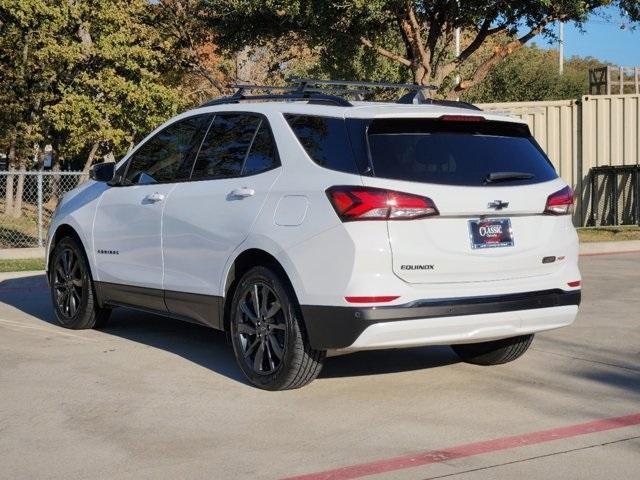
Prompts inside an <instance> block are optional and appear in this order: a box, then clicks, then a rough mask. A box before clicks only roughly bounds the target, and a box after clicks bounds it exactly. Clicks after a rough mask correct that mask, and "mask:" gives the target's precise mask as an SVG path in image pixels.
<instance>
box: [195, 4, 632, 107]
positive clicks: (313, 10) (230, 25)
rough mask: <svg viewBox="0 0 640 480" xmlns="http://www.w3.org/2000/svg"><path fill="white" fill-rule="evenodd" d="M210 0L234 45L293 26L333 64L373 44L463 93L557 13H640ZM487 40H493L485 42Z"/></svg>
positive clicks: (446, 90)
mask: <svg viewBox="0 0 640 480" xmlns="http://www.w3.org/2000/svg"><path fill="white" fill-rule="evenodd" d="M203 2H204V4H205V5H206V6H207V7H208V15H207V17H206V20H207V21H208V22H209V24H210V25H211V27H212V28H213V29H215V31H216V32H217V33H218V40H219V41H220V43H221V45H223V46H224V47H226V48H227V49H229V50H234V49H237V48H238V47H239V46H244V45H247V44H251V43H254V42H256V41H258V42H259V41H266V40H273V39H277V38H279V37H281V36H282V35H285V34H287V33H290V32H294V33H296V34H298V35H299V36H300V37H301V38H304V40H305V41H306V42H308V43H309V45H310V46H312V47H313V48H315V47H319V48H321V49H322V54H323V57H324V59H323V61H322V63H323V64H324V65H327V66H329V67H331V68H329V69H328V70H329V71H331V70H334V71H344V72H347V73H350V72H353V71H354V70H353V68H354V64H353V59H354V58H355V57H354V53H355V52H357V51H358V50H359V49H360V48H361V47H366V48H367V49H369V50H371V51H372V52H374V53H375V54H376V56H377V57H382V58H384V59H386V60H387V61H389V62H392V63H394V64H395V65H396V66H397V68H399V69H400V70H404V71H406V73H401V74H399V76H400V77H405V76H409V75H410V76H411V78H412V79H413V81H415V82H416V83H419V84H428V83H435V84H437V85H439V86H440V94H441V95H443V96H458V95H459V94H461V93H462V92H463V91H465V90H468V89H469V88H471V87H473V86H474V85H477V84H478V83H480V82H481V81H482V80H483V79H484V78H485V77H486V76H487V75H488V74H489V72H490V71H491V70H492V69H493V68H494V67H495V66H496V65H498V64H499V63H500V62H501V61H502V60H504V59H505V58H506V57H508V56H509V55H511V54H512V53H513V52H515V51H517V50H518V49H520V48H521V47H522V46H523V45H525V44H526V43H527V42H528V41H529V40H531V39H532V38H534V37H536V36H537V35H545V36H552V35H553V33H552V30H551V28H550V27H551V25H552V24H553V22H556V21H558V20H561V21H573V22H576V23H578V24H582V23H583V22H584V21H585V20H586V19H587V18H588V17H589V15H590V14H591V13H592V12H594V11H596V10H598V9H600V8H602V7H605V6H611V5H615V6H616V7H618V8H619V10H621V11H622V12H623V13H624V14H625V15H627V17H628V18H629V20H630V22H635V21H637V20H638V19H639V18H640V1H637V0H600V1H598V0H590V1H586V2H585V1H583V0H564V1H549V0H538V1H529V0H526V1H511V0H508V1H507V0H498V1H486V0H484V1H482V0H438V1H433V2H424V1H418V0H367V1H364V0H305V1H302V0H203ZM456 28H460V29H462V30H463V31H464V32H466V33H467V34H468V40H467V41H466V42H465V44H464V45H463V48H462V52H461V54H460V56H459V57H455V56H454V54H453V42H454V32H455V29H456ZM487 44H492V45H493V48H491V49H490V50H487V49H486V48H483V47H485V46H486V45H487ZM367 61H369V62H370V64H371V65H374V64H375V62H373V63H371V60H367ZM366 66H367V63H366V62H361V64H360V65H358V68H360V69H362V68H363V67H364V70H362V71H363V73H364V71H365V70H366ZM372 70H373V71H376V69H375V67H374V68H372ZM357 71H358V70H357V69H356V70H355V72H357ZM457 74H459V75H461V76H462V81H461V82H460V83H459V84H456V83H455V81H454V79H455V76H456V75H457ZM342 76H345V75H342Z"/></svg>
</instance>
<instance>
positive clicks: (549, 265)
mask: <svg viewBox="0 0 640 480" xmlns="http://www.w3.org/2000/svg"><path fill="white" fill-rule="evenodd" d="M254 99H256V100H254ZM257 100H260V101H257ZM456 105H457V104H456ZM456 105H454V106H450V105H449V104H448V103H446V102H442V104H439V103H438V102H431V103H430V104H419V105H406V104H394V103H374V102H353V103H350V102H348V101H346V100H345V99H344V98H340V97H334V96H329V95H325V94H321V93H314V92H305V93H302V94H295V93H289V94H284V95H279V96H278V95H263V96H257V97H245V96H244V95H243V94H242V93H241V94H238V95H236V96H233V97H229V98H226V99H222V100H218V101H214V102H211V103H210V104H207V105H205V106H203V107H201V108H197V109H195V110H192V111H189V112H187V113H184V114H181V115H179V116H177V117H175V118H173V119H171V120H170V121H168V122H167V123H165V124H164V125H162V126H161V127H159V128H158V129H157V130H155V131H154V132H152V133H151V134H150V135H149V136H148V137H147V138H146V139H145V140H144V141H143V142H141V144H140V145H138V146H137V148H135V149H134V150H133V151H132V152H131V153H130V154H128V155H127V156H126V157H125V158H124V159H122V161H120V162H119V163H118V164H101V165H97V166H96V167H94V169H93V170H92V172H91V178H92V180H90V181H88V182H86V183H84V184H83V185H81V186H79V187H78V188H76V189H75V190H73V191H71V192H69V193H68V194H67V195H65V197H64V199H63V200H62V201H61V202H60V205H59V206H58V208H57V211H56V214H55V216H54V219H53V222H52V224H51V227H50V231H49V238H48V249H47V251H48V260H47V265H48V279H49V282H50V285H51V294H52V300H53V305H54V308H55V313H56V316H57V319H58V321H59V322H60V324H61V325H63V326H65V327H68V328H76V329H79V328H92V327H98V326H102V325H103V324H104V323H105V321H106V320H107V318H108V316H109V313H110V311H111V309H112V308H113V307H117V306H125V307H131V308H136V309H140V310H145V311H151V312H156V313H159V314H162V315H168V316H171V317H175V318H178V319H184V320H188V321H191V322H197V323H201V324H203V325H207V326H210V327H213V328H216V329H220V330H224V331H225V332H228V334H229V336H230V338H231V342H232V344H233V349H234V352H235V355H236V358H237V360H238V364H239V366H240V368H241V369H242V371H243V372H244V374H245V375H246V377H247V378H248V379H249V381H250V382H251V383H253V384H254V385H256V386H258V387H260V388H264V389H270V390H281V389H288V388H296V387H300V386H302V385H305V384H307V383H309V382H310V381H312V380H313V379H314V378H316V377H317V375H318V374H319V372H320V369H321V367H322V364H323V362H324V359H325V356H326V353H327V351H330V352H334V351H341V352H348V351H355V350H362V349H376V348H398V347H413V346H420V345H436V344H445V345H452V346H453V349H454V350H455V352H456V353H457V354H458V355H459V356H460V357H461V358H462V359H463V360H464V361H467V362H471V363H475V364H480V365H490V364H499V363H504V362H508V361H511V360H514V359H515V358H517V357H519V356H520V355H522V354H523V353H524V352H525V350H527V348H528V347H529V345H530V343H531V341H532V338H533V334H534V333H535V332H539V331H543V330H549V329H553V328H558V327H562V326H565V325H569V324H571V323H572V322H573V321H574V319H575V317H576V314H577V311H578V305H579V303H580V272H579V271H578V266H577V259H578V242H577V236H576V232H575V229H574V227H573V225H572V221H571V215H570V213H571V210H572V204H573V193H572V191H571V189H570V188H569V187H568V186H567V185H566V184H565V182H564V181H563V180H561V179H560V178H559V177H558V175H557V174H556V172H555V170H554V168H553V167H552V165H551V163H550V162H549V160H548V159H547V157H546V156H545V154H544V152H543V151H542V150H541V148H540V147H539V146H538V144H537V143H536V142H535V140H534V139H533V138H532V136H531V134H530V132H529V129H528V127H527V125H526V124H524V123H522V122H521V121H519V120H514V119H512V118H507V117H504V116H499V115H494V114H489V113H486V112H482V111H479V110H477V109H474V108H472V107H471V106H468V105H464V104H459V105H457V106H456ZM389 358H390V361H393V360H392V357H389Z"/></svg>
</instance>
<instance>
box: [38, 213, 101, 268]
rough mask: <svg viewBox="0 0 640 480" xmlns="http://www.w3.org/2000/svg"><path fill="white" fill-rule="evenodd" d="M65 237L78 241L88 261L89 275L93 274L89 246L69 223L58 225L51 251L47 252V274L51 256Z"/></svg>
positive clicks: (52, 239)
mask: <svg viewBox="0 0 640 480" xmlns="http://www.w3.org/2000/svg"><path fill="white" fill-rule="evenodd" d="M65 237H72V238H74V239H75V240H77V241H78V243H79V244H80V247H81V248H82V250H83V252H84V255H85V257H86V259H87V263H88V266H89V273H90V274H92V263H91V258H90V257H89V252H88V251H87V246H86V245H85V242H84V241H83V239H82V236H81V235H80V234H79V233H78V231H77V230H76V229H75V228H74V227H73V226H71V225H69V224H68V223H62V224H60V225H58V227H57V228H56V230H55V232H54V234H53V235H52V236H51V242H50V244H49V251H48V252H47V265H46V267H47V272H48V271H49V266H50V263H51V254H52V253H53V250H54V249H55V248H56V245H57V244H58V243H59V242H60V240H62V239H63V238H65ZM92 278H93V275H92Z"/></svg>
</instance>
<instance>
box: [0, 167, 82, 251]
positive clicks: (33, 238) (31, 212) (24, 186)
mask: <svg viewBox="0 0 640 480" xmlns="http://www.w3.org/2000/svg"><path fill="white" fill-rule="evenodd" d="M86 179H87V175H86V174H83V173H82V172H19V171H11V172H1V171H0V248H25V247H42V246H44V242H45V237H46V234H47V228H49V222H50V221H51V216H52V215H53V211H54V210H55V208H56V205H57V204H58V200H59V199H60V198H61V197H62V195H64V194H65V193H66V192H68V191H69V190H72V189H74V188H75V187H76V186H78V185H79V184H80V183H81V182H83V181H84V180H86Z"/></svg>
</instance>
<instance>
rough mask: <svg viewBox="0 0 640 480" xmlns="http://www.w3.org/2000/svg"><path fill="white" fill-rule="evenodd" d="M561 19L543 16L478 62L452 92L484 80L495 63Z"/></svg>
mask: <svg viewBox="0 0 640 480" xmlns="http://www.w3.org/2000/svg"><path fill="white" fill-rule="evenodd" d="M562 19H563V18H561V17H558V16H555V15H549V16H548V17H545V18H544V19H543V20H542V21H540V23H539V24H538V25H536V26H535V27H534V28H532V29H531V30H529V32H528V33H526V34H525V35H523V36H522V37H520V38H516V39H515V40H512V41H511V42H508V43H507V44H506V45H503V46H501V47H498V48H496V50H495V52H494V53H493V55H492V56H491V57H490V58H489V59H488V60H486V61H485V62H484V63H482V64H480V65H479V66H478V68H476V70H475V71H474V72H473V75H472V76H471V78H470V79H469V80H463V81H462V82H460V84H459V85H457V86H456V88H455V89H454V90H453V92H455V93H460V92H463V91H465V90H467V89H469V88H471V87H473V86H474V85H477V84H478V83H480V82H481V81H482V80H484V78H485V77H486V76H487V75H488V74H489V72H490V71H491V69H492V68H493V67H494V66H495V65H497V64H498V63H500V62H501V61H502V60H504V59H505V58H506V57H508V56H509V55H511V54H512V53H513V52H515V51H516V50H518V49H519V48H521V47H522V46H523V45H524V44H525V43H527V42H528V41H529V40H531V39H532V38H533V37H535V36H536V35H538V34H539V33H540V32H541V31H542V30H544V28H545V27H546V26H547V25H548V24H549V23H551V22H553V21H555V20H562Z"/></svg>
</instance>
